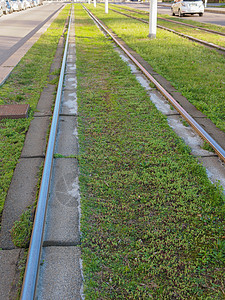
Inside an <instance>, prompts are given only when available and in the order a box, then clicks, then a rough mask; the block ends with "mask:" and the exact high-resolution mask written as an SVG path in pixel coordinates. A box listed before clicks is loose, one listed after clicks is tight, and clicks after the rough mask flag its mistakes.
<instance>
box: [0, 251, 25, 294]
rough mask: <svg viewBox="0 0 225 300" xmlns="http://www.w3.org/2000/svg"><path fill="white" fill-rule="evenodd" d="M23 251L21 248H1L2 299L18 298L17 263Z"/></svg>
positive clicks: (0, 277)
mask: <svg viewBox="0 0 225 300" xmlns="http://www.w3.org/2000/svg"><path fill="white" fill-rule="evenodd" d="M21 252H23V250H21V249H15V250H0V270H1V276H0V291H1V293H0V300H8V299H16V294H17V286H16V282H17V277H18V273H19V272H18V269H17V263H18V260H19V258H20V255H21Z"/></svg>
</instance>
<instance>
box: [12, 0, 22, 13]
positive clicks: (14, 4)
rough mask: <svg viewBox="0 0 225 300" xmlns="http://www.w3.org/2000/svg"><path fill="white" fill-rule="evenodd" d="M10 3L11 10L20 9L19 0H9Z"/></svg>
mask: <svg viewBox="0 0 225 300" xmlns="http://www.w3.org/2000/svg"><path fill="white" fill-rule="evenodd" d="M11 5H12V9H13V11H20V10H22V5H21V2H20V0H11Z"/></svg>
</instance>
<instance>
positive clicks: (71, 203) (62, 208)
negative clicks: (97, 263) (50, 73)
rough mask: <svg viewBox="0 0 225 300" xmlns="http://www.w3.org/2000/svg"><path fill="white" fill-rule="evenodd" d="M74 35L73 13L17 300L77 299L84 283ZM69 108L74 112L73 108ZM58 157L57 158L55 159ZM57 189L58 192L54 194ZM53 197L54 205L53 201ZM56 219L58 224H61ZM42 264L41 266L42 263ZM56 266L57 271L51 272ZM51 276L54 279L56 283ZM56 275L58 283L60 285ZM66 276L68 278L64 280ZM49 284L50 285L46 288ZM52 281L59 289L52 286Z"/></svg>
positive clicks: (71, 14)
mask: <svg viewBox="0 0 225 300" xmlns="http://www.w3.org/2000/svg"><path fill="white" fill-rule="evenodd" d="M72 31H74V16H73V8H72V10H71V13H70V20H69V25H68V33H67V39H66V43H65V48H64V55H63V61H62V65H61V71H60V77H59V83H58V89H57V94H56V101H55V105H54V112H53V118H52V123H51V129H50V135H49V139H48V146H47V150H46V155H45V163H44V168H43V173H42V180H41V185H40V191H39V196H38V201H37V208H36V212H35V220H34V225H33V230H32V236H31V241H30V246H29V253H28V258H27V264H26V270H25V275H24V280H23V286H22V292H21V298H20V299H22V300H25V299H29V300H30V299H36V297H38V298H39V297H40V298H41V299H46V297H48V296H49V295H51V297H53V298H54V299H55V298H56V297H57V296H56V295H55V296H54V293H56V294H57V293H58V292H59V290H60V289H62V290H63V289H65V290H63V292H62V293H63V296H62V297H63V298H64V299H68V298H71V299H76V298H78V297H79V296H80V290H81V281H82V280H81V274H80V273H79V271H78V270H80V261H79V257H80V250H79V247H77V245H79V243H80V241H79V189H78V183H77V174H78V170H77V168H78V167H77V159H76V154H74V151H78V144H77V143H78V142H77V138H76V137H73V139H71V135H74V134H75V133H74V132H75V131H76V130H77V129H76V126H77V125H76V96H75V95H74V89H75V88H76V78H75V69H76V68H75V65H74V64H75V43H74V32H72ZM62 98H63V100H62ZM71 103H72V104H73V109H71ZM65 124H66V125H65ZM74 127H75V128H74ZM75 135H76V134H75ZM74 149H75V150H74ZM58 152H59V153H60V155H59V156H57V153H58ZM68 172H69V173H68ZM74 176H75V177H74ZM75 185H76V186H75ZM58 186H60V188H59V189H58V190H57V188H58ZM64 188H65V189H64ZM52 195H53V196H52ZM52 197H53V198H54V202H52V201H53V198H52ZM57 203H58V206H57V207H56V204H57ZM49 207H50V208H49ZM59 215H60V217H61V218H62V219H59ZM43 256H44V258H43ZM41 260H42V261H45V263H41ZM54 267H55V268H56V269H57V270H54V271H52V268H54ZM59 269H60V271H61V272H60V275H59V274H58V270H59ZM74 272H76V274H77V276H75V277H74V276H72V274H71V273H74ZM54 275H55V276H57V280H56V278H54ZM59 276H61V279H62V280H58V278H59ZM65 277H67V279H66V280H65ZM48 280H49V281H51V283H48ZM64 280H65V282H64ZM53 282H54V283H56V284H58V285H59V286H57V287H55V285H54V286H53V284H52V283H53ZM62 285H63V286H62ZM65 287H66V288H65ZM51 289H52V290H51ZM57 295H58V294H57ZM53 298H52V299H53Z"/></svg>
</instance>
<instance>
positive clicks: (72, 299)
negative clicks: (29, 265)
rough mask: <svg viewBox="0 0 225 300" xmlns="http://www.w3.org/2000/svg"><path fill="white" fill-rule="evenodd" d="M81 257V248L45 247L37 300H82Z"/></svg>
mask: <svg viewBox="0 0 225 300" xmlns="http://www.w3.org/2000/svg"><path fill="white" fill-rule="evenodd" d="M80 255H81V254H80V248H79V247H45V248H44V249H43V253H42V258H41V261H43V263H42V264H41V266H40V279H39V283H38V286H37V293H36V297H35V299H38V300H53V299H54V300H62V299H63V300H79V299H81V292H82V276H81V268H80ZM71 274H73V276H71Z"/></svg>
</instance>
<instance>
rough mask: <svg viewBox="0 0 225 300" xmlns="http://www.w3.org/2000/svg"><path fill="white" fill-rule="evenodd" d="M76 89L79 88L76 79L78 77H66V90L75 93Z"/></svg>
mask: <svg viewBox="0 0 225 300" xmlns="http://www.w3.org/2000/svg"><path fill="white" fill-rule="evenodd" d="M76 88H77V78H76V76H71V75H65V79H64V89H67V90H72V91H74V90H75V89H76Z"/></svg>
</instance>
